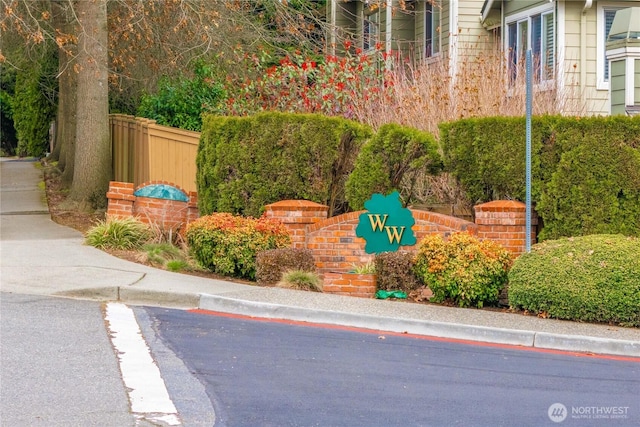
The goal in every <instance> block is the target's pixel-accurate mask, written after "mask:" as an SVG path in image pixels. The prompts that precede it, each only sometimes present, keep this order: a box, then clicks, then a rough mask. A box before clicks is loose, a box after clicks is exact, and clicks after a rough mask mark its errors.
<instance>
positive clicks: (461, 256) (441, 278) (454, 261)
mask: <svg viewBox="0 0 640 427" xmlns="http://www.w3.org/2000/svg"><path fill="white" fill-rule="evenodd" d="M511 262H512V260H511V254H510V253H509V252H508V251H507V250H506V249H504V248H502V247H501V246H500V245H498V244H497V243H495V242H492V241H490V240H483V241H480V240H478V239H477V238H476V237H474V236H472V235H470V234H468V233H466V232H461V233H454V234H452V235H451V236H450V237H449V240H448V241H445V240H444V239H443V238H442V236H440V235H439V234H433V235H430V236H427V237H425V238H424V239H423V240H422V241H421V242H420V244H419V246H418V251H417V253H416V255H415V267H414V269H415V272H416V275H417V276H418V277H419V278H420V279H421V280H422V281H423V282H424V284H426V285H427V286H429V288H430V289H431V290H432V291H433V298H432V299H431V301H434V302H442V301H445V300H451V301H452V302H454V303H456V304H458V305H459V306H461V307H469V306H477V307H483V306H484V305H490V304H496V303H497V302H498V298H499V295H500V291H501V290H502V288H503V287H504V286H505V284H506V282H507V272H508V271H509V267H510V266H511Z"/></svg>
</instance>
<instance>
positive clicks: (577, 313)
mask: <svg viewBox="0 0 640 427" xmlns="http://www.w3.org/2000/svg"><path fill="white" fill-rule="evenodd" d="M509 304H510V305H511V306H512V307H514V308H520V309H525V310H529V311H531V312H533V313H544V314H546V315H548V316H550V317H556V318H559V319H569V320H577V321H586V322H611V323H620V324H623V325H628V326H636V327H637V326H640V240H639V239H638V238H635V237H624V236H621V235H590V236H582V237H575V238H563V239H559V240H548V241H546V242H543V243H540V244H537V245H534V246H533V247H532V250H531V252H530V253H527V254H523V255H521V256H520V257H519V258H518V259H516V261H515V262H514V265H513V268H512V269H511V271H510V272H509Z"/></svg>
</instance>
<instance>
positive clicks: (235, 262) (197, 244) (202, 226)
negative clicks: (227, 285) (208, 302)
mask: <svg viewBox="0 0 640 427" xmlns="http://www.w3.org/2000/svg"><path fill="white" fill-rule="evenodd" d="M185 237H186V240H187V243H188V245H189V248H190V250H191V253H192V255H193V257H194V258H195V259H196V260H197V261H198V262H199V263H200V264H201V265H202V266H203V267H205V268H207V269H209V270H211V271H213V272H214V273H218V274H223V275H228V276H235V277H240V278H246V279H250V280H253V279H255V276H256V254H257V253H258V252H260V251H263V250H267V249H275V248H281V247H285V246H288V245H289V244H290V242H291V239H290V237H289V234H288V231H287V229H286V228H285V227H284V226H283V225H282V224H281V223H279V222H276V221H273V220H270V219H267V218H259V219H255V218H245V217H241V216H234V215H231V214H229V213H215V214H211V215H207V216H203V217H200V218H198V219H197V220H196V221H193V222H191V223H190V224H189V225H188V226H187V229H186V232H185Z"/></svg>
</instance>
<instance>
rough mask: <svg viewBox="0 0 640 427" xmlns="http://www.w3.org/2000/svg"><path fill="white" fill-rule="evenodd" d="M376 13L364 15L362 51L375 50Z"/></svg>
mask: <svg viewBox="0 0 640 427" xmlns="http://www.w3.org/2000/svg"><path fill="white" fill-rule="evenodd" d="M378 16H379V15H378V13H377V12H374V13H372V14H370V15H365V17H364V20H363V22H362V50H364V51H367V50H370V49H373V48H375V46H376V42H377V41H378V40H377V39H378Z"/></svg>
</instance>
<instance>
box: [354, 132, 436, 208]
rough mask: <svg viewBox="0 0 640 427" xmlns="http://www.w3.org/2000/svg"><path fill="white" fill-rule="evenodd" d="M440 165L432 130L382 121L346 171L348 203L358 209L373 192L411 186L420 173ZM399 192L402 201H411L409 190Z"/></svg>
mask: <svg viewBox="0 0 640 427" xmlns="http://www.w3.org/2000/svg"><path fill="white" fill-rule="evenodd" d="M440 167H441V159H440V154H439V153H438V144H437V142H436V140H435V138H434V137H433V136H432V135H431V134H429V133H427V132H422V131H419V130H417V129H413V128H408V127H404V126H400V125H397V124H386V125H383V126H381V127H380V129H378V131H377V132H376V134H375V135H374V136H373V138H371V139H370V140H369V141H368V142H367V143H365V145H364V146H363V147H362V150H361V151H360V154H359V155H358V158H357V160H356V163H355V167H354V169H353V172H351V175H349V179H348V180H347V183H346V188H345V191H346V197H347V200H348V201H349V206H350V207H351V209H354V210H361V209H364V202H366V201H367V200H368V199H369V198H371V195H372V194H373V193H382V194H389V193H391V192H392V191H394V190H398V191H399V190H400V188H401V187H402V188H408V189H413V188H414V184H415V182H416V180H417V179H418V177H419V176H421V173H424V172H429V173H435V172H437V171H438V170H439V169H440ZM403 183H404V184H405V185H402V186H401V184H403ZM402 196H403V198H404V202H405V204H409V203H410V202H411V197H412V194H411V193H408V194H403V195H402Z"/></svg>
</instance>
